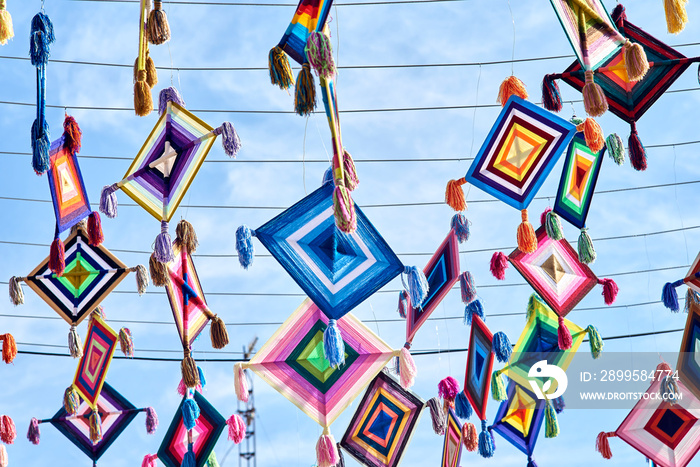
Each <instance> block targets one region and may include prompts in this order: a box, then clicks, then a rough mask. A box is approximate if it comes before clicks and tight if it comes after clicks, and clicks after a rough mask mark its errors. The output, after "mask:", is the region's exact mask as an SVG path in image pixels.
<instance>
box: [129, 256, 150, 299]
mask: <svg viewBox="0 0 700 467" xmlns="http://www.w3.org/2000/svg"><path fill="white" fill-rule="evenodd" d="M131 271H132V272H135V273H136V290H137V291H138V293H139V295H143V294H145V293H146V289H147V288H148V271H146V268H145V267H144V266H143V264H138V265H136V266H135V267H133V268H131Z"/></svg>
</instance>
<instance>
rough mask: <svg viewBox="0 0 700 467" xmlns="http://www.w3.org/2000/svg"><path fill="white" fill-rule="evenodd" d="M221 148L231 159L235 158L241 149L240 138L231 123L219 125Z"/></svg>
mask: <svg viewBox="0 0 700 467" xmlns="http://www.w3.org/2000/svg"><path fill="white" fill-rule="evenodd" d="M221 146H222V147H223V148H224V152H225V153H226V155H227V156H228V157H231V158H235V157H236V155H237V154H238V151H240V149H241V138H240V137H239V136H238V133H237V132H236V129H235V128H234V127H233V123H231V122H224V123H222V124H221Z"/></svg>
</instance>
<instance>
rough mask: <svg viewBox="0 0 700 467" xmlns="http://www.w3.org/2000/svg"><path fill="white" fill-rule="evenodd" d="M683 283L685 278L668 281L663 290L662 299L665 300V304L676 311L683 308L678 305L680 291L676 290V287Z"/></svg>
mask: <svg viewBox="0 0 700 467" xmlns="http://www.w3.org/2000/svg"><path fill="white" fill-rule="evenodd" d="M683 284H684V281H683V279H680V280H677V281H676V282H666V284H664V288H663V291H662V292H661V301H662V302H664V306H665V307H666V308H668V309H669V310H671V311H672V312H674V313H678V312H679V311H680V309H681V308H680V306H679V305H678V292H677V291H676V287H679V286H681V285H683Z"/></svg>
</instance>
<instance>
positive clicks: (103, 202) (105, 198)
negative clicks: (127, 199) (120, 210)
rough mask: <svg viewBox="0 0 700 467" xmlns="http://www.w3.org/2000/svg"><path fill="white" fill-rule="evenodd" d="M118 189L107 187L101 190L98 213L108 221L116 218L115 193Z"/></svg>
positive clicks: (116, 203) (116, 187) (114, 186)
mask: <svg viewBox="0 0 700 467" xmlns="http://www.w3.org/2000/svg"><path fill="white" fill-rule="evenodd" d="M118 189H119V187H118V186H117V185H116V184H114V185H107V186H105V187H104V188H102V192H101V193H100V212H101V213H102V214H104V215H105V216H107V217H109V218H110V219H114V218H115V217H117V206H118V202H117V194H116V191H117V190H118Z"/></svg>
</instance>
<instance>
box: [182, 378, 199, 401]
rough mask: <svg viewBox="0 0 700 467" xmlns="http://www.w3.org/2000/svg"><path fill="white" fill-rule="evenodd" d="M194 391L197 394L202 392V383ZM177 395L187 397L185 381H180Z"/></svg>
mask: <svg viewBox="0 0 700 467" xmlns="http://www.w3.org/2000/svg"><path fill="white" fill-rule="evenodd" d="M194 390H195V391H197V392H202V383H197V386H196V387H195V388H194ZM177 393H178V394H180V395H181V396H182V397H185V394H186V393H187V386H185V382H184V381H183V380H180V384H178V385H177Z"/></svg>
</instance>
